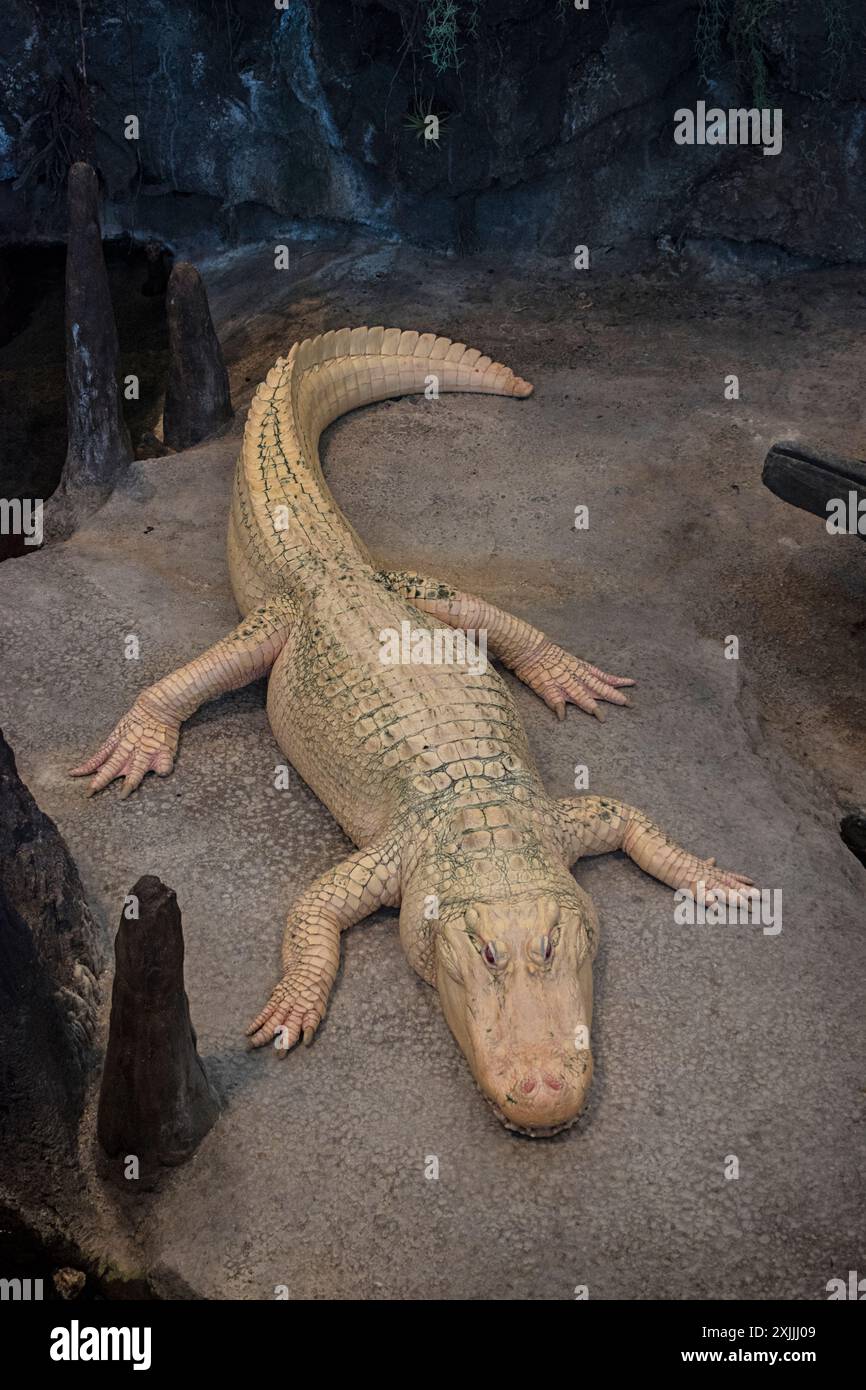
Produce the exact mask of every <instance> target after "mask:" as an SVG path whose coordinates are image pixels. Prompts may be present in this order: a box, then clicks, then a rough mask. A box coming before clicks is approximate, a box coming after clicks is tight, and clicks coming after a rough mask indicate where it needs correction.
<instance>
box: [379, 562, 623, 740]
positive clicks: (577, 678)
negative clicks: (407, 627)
mask: <svg viewBox="0 0 866 1390" xmlns="http://www.w3.org/2000/svg"><path fill="white" fill-rule="evenodd" d="M376 577H377V579H379V581H380V582H381V583H383V584H385V585H386V586H387V587H388V588H389V589H393V590H394V592H395V593H398V594H400V596H401V597H402V598H405V599H406V600H407V601H408V602H409V603H411V604H412V606H413V607H414V608H417V609H419V610H420V612H422V613H429V614H430V616H431V617H434V618H438V619H439V620H440V622H443V623H447V625H448V626H449V627H456V628H461V629H463V630H464V631H467V630H472V631H474V632H482V631H483V632H486V633H487V644H488V647H489V649H490V651H491V652H492V654H493V655H494V656H495V657H497V658H498V659H499V660H500V661H501V662H502V664H503V665H504V666H507V667H508V668H509V670H511V671H513V672H514V674H515V676H517V678H518V680H521V681H523V683H524V685H528V686H529V688H530V690H534V691H535V693H536V695H539V696H540V697H541V699H542V700H543V701H544V703H545V704H546V705H548V706H549V708H550V709H552V710H553V711H554V713H555V714H556V715H557V716H558V718H560V719H564V718H565V706H566V703H570V704H573V705H577V706H578V708H579V709H582V710H584V711H585V712H586V713H587V714H594V715H595V717H596V719H604V711H603V710H602V708H601V706H600V705H599V703H598V701H599V700H607V701H609V703H610V704H612V705H628V704H630V703H631V701H630V700H629V699H628V696H626V695H623V693H622V690H621V688H620V687H622V686H628V685H634V681H633V680H630V679H629V678H628V677H626V676H611V675H609V674H608V673H607V672H606V671H600V670H599V668H598V667H597V666H590V665H589V663H588V662H586V661H581V660H580V658H579V657H576V656H572V655H571V653H570V652H567V651H565V650H564V649H563V648H562V647H559V646H557V644H556V643H555V642H552V641H551V640H550V638H549V637H547V636H545V634H544V633H543V632H541V631H540V630H539V629H538V628H537V627H532V625H531V624H530V623H525V622H524V621H523V619H522V618H515V617H514V616H513V614H511V613H506V612H504V611H503V609H501V608H496V607H494V605H493V604H492V603H488V602H487V601H486V600H485V599H483V598H479V597H478V596H477V595H476V594H465V593H461V592H460V590H459V589H455V588H453V587H452V585H450V584H444V583H439V582H438V581H437V580H435V579H426V578H424V576H423V575H417V574H411V573H409V572H405V571H394V570H383V571H381V572H380V573H379V574H378V575H377V576H376Z"/></svg>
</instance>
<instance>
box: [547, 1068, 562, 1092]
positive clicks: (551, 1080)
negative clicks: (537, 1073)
mask: <svg viewBox="0 0 866 1390" xmlns="http://www.w3.org/2000/svg"><path fill="white" fill-rule="evenodd" d="M544 1084H545V1086H547V1087H548V1088H549V1089H550V1090H551V1091H561V1090H562V1082H561V1081H560V1079H559V1077H558V1076H552V1075H551V1074H550V1072H549V1071H548V1072H545V1073H544Z"/></svg>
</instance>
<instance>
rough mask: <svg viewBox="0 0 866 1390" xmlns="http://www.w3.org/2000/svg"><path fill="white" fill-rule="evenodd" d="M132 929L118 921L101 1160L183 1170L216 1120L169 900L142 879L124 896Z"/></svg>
mask: <svg viewBox="0 0 866 1390" xmlns="http://www.w3.org/2000/svg"><path fill="white" fill-rule="evenodd" d="M132 896H133V897H134V898H136V899H137V900H138V905H139V916H138V920H129V919H127V917H126V916H122V917H121V920H120V927H119V929H118V932H117V936H116V937H115V942H114V952H115V961H116V970H115V977H114V988H113V991H112V996H111V1021H110V1024H109V1033H108V1049H107V1052H106V1057H105V1067H104V1069H103V1074H102V1089H101V1092H100V1097H99V1116H98V1122H97V1131H98V1135H99V1142H100V1144H101V1145H102V1147H103V1149H104V1150H105V1152H106V1153H107V1154H108V1155H109V1156H111V1157H115V1156H117V1155H118V1154H124V1155H126V1154H135V1155H136V1156H137V1157H138V1158H140V1159H142V1160H144V1161H146V1162H156V1163H161V1164H167V1165H174V1164H177V1163H183V1162H184V1160H185V1159H187V1158H189V1157H190V1155H191V1154H192V1153H193V1152H194V1151H195V1149H196V1148H197V1147H198V1145H199V1144H200V1143H201V1141H202V1139H203V1138H204V1136H205V1135H206V1134H207V1132H208V1130H209V1129H210V1128H211V1126H212V1125H213V1123H214V1121H215V1120H216V1118H217V1115H218V1114H219V1102H218V1100H217V1098H216V1095H215V1093H214V1091H213V1088H212V1087H211V1085H210V1082H209V1081H208V1079H207V1076H206V1074H205V1070H204V1067H203V1065H202V1062H201V1058H200V1057H199V1055H198V1052H197V1051H196V1037H195V1032H194V1031H193V1027H192V1022H191V1020H190V1014H189V1001H188V999H187V997H186V991H185V989H184V983H183V931H182V928H181V919H180V909H179V908H178V905H177V898H176V897H175V894H174V893H173V892H172V890H171V889H170V888H166V886H165V884H164V883H162V882H160V880H159V879H158V878H154V877H152V876H150V875H148V876H146V877H144V878H140V879H139V880H138V882H137V883H136V885H135V887H134V888H133V890H132Z"/></svg>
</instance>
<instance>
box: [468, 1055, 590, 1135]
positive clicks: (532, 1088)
mask: <svg viewBox="0 0 866 1390" xmlns="http://www.w3.org/2000/svg"><path fill="white" fill-rule="evenodd" d="M591 1081H592V1054H591V1053H590V1052H589V1051H588V1050H586V1051H581V1052H578V1053H576V1054H575V1056H574V1058H569V1059H567V1062H564V1064H563V1065H562V1066H560V1065H558V1063H554V1062H553V1061H552V1060H547V1061H545V1062H543V1063H535V1064H529V1065H527V1064H524V1065H523V1067H521V1068H520V1069H519V1071H518V1075H517V1078H516V1079H515V1080H514V1081H512V1082H511V1083H510V1084H509V1085H505V1086H495V1087H490V1089H489V1090H488V1089H487V1088H486V1087H484V1088H483V1089H484V1090H485V1093H486V1095H487V1098H488V1100H489V1101H490V1103H491V1105H492V1106H493V1109H494V1110H495V1111H496V1114H497V1115H498V1116H499V1118H500V1120H501V1121H502V1122H503V1124H504V1125H506V1126H507V1127H508V1128H509V1129H516V1130H520V1131H521V1132H522V1133H524V1134H531V1135H537V1136H543V1135H548V1134H556V1133H558V1131H559V1130H562V1129H567V1128H568V1127H569V1125H571V1124H573V1123H574V1121H575V1120H576V1119H577V1117H578V1115H579V1114H580V1112H581V1111H582V1109H583V1107H584V1105H585V1103H586V1097H587V1092H588V1091H589V1087H590V1082H591Z"/></svg>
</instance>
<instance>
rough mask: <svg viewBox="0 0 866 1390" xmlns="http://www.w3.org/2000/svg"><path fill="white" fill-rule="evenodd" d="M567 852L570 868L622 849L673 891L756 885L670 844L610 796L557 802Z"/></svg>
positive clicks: (732, 890) (646, 821)
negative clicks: (594, 856)
mask: <svg viewBox="0 0 866 1390" xmlns="http://www.w3.org/2000/svg"><path fill="white" fill-rule="evenodd" d="M556 804H557V806H558V808H559V824H558V829H559V833H560V836H561V840H562V844H563V848H564V849H565V852H566V856H567V859H568V862H569V865H571V864H574V863H575V862H576V861H577V860H578V859H581V858H583V856H584V855H590V854H609V853H610V852H611V851H612V850H617V849H619V850H622V851H623V852H624V853H625V854H627V855H628V856H629V858H630V859H633V860H634V862H635V863H636V864H638V865H640V867H641V868H642V869H643V870H644V872H645V873H648V874H651V875H652V876H653V878H657V879H659V881H660V882H661V883H666V884H667V885H668V887H669V888H677V889H683V888H686V889H690V890H691V891H692V892H694V891H695V889H696V887H697V884H698V882H702V883H703V885H704V889H705V892H707V893H709V892H711V891H713V890H716V889H718V890H720V891H722V892H725V893H733V894H737V893H739V892H745V891H747V890H748V889H749V888H752V887H753V886H754V884H753V881H752V879H750V878H746V877H744V875H743V874H736V873H732V872H730V871H729V870H727V869H718V868H716V861H715V859H699V858H698V856H697V855H696V854H690V853H689V851H688V850H687V849H683V848H682V847H681V846H680V845H678V844H676V843H675V842H674V841H673V840H671V839H670V838H669V837H668V836H667V835H666V834H665V832H664V831H663V830H662V829H660V827H659V826H657V825H655V824H654V822H653V821H651V820H650V819H649V817H648V816H645V815H644V813H643V811H638V810H636V809H635V807H634V806H627V805H626V804H625V802H623V801H615V800H614V799H613V798H612V797H606V796H582V797H577V798H574V797H565V798H563V799H562V800H560V801H558V802H557V803H556Z"/></svg>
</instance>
